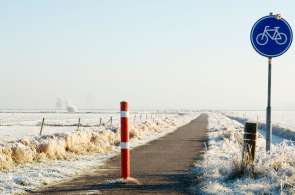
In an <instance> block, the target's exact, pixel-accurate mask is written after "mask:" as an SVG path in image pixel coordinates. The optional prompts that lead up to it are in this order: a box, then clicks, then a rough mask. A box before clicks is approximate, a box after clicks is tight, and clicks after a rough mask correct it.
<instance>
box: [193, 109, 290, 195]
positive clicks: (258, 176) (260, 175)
mask: <svg viewBox="0 0 295 195" xmlns="http://www.w3.org/2000/svg"><path fill="white" fill-rule="evenodd" d="M242 133H243V125H241V124H240V123H238V122H236V121H233V120H231V119H229V118H227V117H226V116H225V115H222V114H218V113H210V114H209V143H208V147H207V148H208V149H207V151H206V152H205V153H204V155H203V159H202V160H200V161H198V162H197V163H196V165H195V171H194V172H195V173H196V175H197V178H198V181H199V184H198V185H197V186H196V187H195V189H196V190H197V192H198V193H203V194H221V193H228V194H248V193H250V194H251V193H254V194H256V193H257V194H264V193H266V194H278V193H293V192H295V146H294V145H293V144H292V142H290V141H288V140H283V139H282V140H283V141H280V142H279V143H277V144H272V152H271V154H267V153H266V152H265V139H264V137H263V135H262V134H261V133H260V132H259V133H258V136H257V142H256V159H255V162H254V172H253V173H252V172H248V171H245V173H244V174H241V161H242V153H241V152H242V144H243V140H242V139H243V134H242Z"/></svg>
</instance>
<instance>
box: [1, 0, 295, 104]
mask: <svg viewBox="0 0 295 195" xmlns="http://www.w3.org/2000/svg"><path fill="white" fill-rule="evenodd" d="M294 8H295V1H293V0H286V1H277V0H261V1H257V0H250V1H236V0H223V1H216V0H214V1H213V0H211V1H210V0H209V1H197V0H186V1H176V0H141V1H139V0H133V1H131V0H125V1H122V0H117V1H112V0H109V1H106V0H105V1H103V0H92V1H91V0H85V1H82V0H80V1H76V0H50V1H49V0H48V1H38V0H35V1H29V0H27V1H21V0H15V1H4V0H0V24H1V30H0V43H1V44H0V56H1V57H0V66H1V77H0V88H1V93H0V107H32V106H33V107H49V106H54V105H55V101H56V98H58V97H61V98H65V99H70V100H71V102H72V103H73V104H76V105H77V106H78V107H82V106H94V107H100V108H116V107H117V106H118V102H119V101H120V100H122V99H127V100H129V101H130V104H131V105H132V106H133V108H228V109H231V108H235V109H239V108H240V109H245V108H246V109H252V108H258V109H263V108H264V107H265V104H266V85H267V82H266V78H267V64H266V63H267V59H265V58H264V57H261V56H259V55H258V54H256V53H255V51H254V50H253V49H252V46H251V43H250V40H249V33H250V30H251V27H252V25H253V24H254V22H255V21H256V20H257V19H258V18H260V17H262V16H264V15H267V14H268V13H269V12H270V11H273V12H274V13H277V12H280V13H281V14H282V16H283V17H284V18H285V19H286V20H287V21H288V22H289V23H290V25H291V26H292V27H293V28H294V27H295V12H294ZM294 51H295V50H294V46H293V47H291V49H290V50H289V51H288V52H287V53H286V54H285V55H283V56H281V57H278V58H276V59H274V62H273V63H274V65H273V105H274V108H295V90H294V89H293V84H294V83H295V77H294V75H295V66H294V60H295V55H294Z"/></svg>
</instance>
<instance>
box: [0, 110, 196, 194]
mask: <svg viewBox="0 0 295 195" xmlns="http://www.w3.org/2000/svg"><path fill="white" fill-rule="evenodd" d="M197 116H198V113H190V114H169V115H163V116H162V115H158V116H156V115H155V116H151V117H149V116H148V115H146V116H142V119H139V115H138V116H137V119H136V118H134V116H133V117H132V115H131V117H130V138H131V146H132V147H136V146H138V145H142V144H145V143H147V142H149V141H151V140H153V139H157V138H159V137H161V136H163V135H165V134H167V133H169V132H171V131H174V130H175V129H176V128H177V127H178V126H181V125H184V124H186V123H188V122H189V121H191V120H192V119H193V118H195V117H197ZM118 126H119V124H118V121H117V122H114V125H113V127H112V128H109V127H105V126H101V127H82V128H80V129H79V130H77V129H76V128H74V129H75V130H73V129H72V130H71V131H64V132H63V131H60V132H58V133H55V132H54V131H47V132H54V134H49V135H44V136H41V137H40V136H36V135H34V136H26V137H25V138H21V139H20V140H17V141H12V142H9V143H5V144H2V145H1V146H0V168H1V169H2V171H1V172H0V194H15V193H23V192H25V191H27V190H32V189H36V188H39V187H42V186H46V185H48V184H52V183H55V182H58V181H61V180H65V179H69V178H70V177H73V176H75V175H78V174H81V173H82V172H83V173H85V172H86V171H89V170H91V168H92V167H97V166H98V165H100V164H102V163H103V162H104V161H105V160H107V159H108V158H110V157H112V156H114V155H117V154H118V152H119V151H120V148H119V137H120V136H119V135H120V134H119V131H118Z"/></svg>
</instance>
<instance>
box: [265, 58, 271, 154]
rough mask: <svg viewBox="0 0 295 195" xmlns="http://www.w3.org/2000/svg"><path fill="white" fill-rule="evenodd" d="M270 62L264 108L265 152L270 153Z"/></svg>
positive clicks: (269, 62) (269, 61)
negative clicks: (265, 106) (265, 105)
mask: <svg viewBox="0 0 295 195" xmlns="http://www.w3.org/2000/svg"><path fill="white" fill-rule="evenodd" d="M271 62H272V58H271V57H269V58H268V91H267V108H266V151H267V152H270V148H271V147H270V146H271V140H272V125H271Z"/></svg>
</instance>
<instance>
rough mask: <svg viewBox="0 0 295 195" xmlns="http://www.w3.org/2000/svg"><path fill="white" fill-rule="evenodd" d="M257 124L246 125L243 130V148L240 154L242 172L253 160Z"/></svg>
mask: <svg viewBox="0 0 295 195" xmlns="http://www.w3.org/2000/svg"><path fill="white" fill-rule="evenodd" d="M256 132H257V123H248V122H247V123H246V124H245V129H244V147H243V154H242V172H244V171H245V170H244V169H245V168H247V167H248V166H249V165H250V166H252V165H253V162H254V160H255V146H256Z"/></svg>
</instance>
